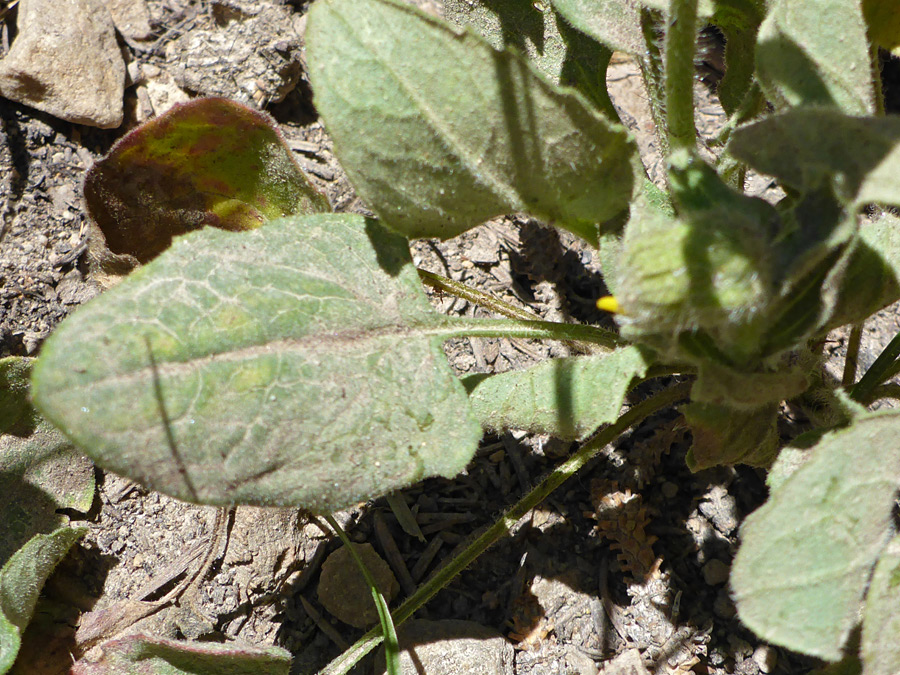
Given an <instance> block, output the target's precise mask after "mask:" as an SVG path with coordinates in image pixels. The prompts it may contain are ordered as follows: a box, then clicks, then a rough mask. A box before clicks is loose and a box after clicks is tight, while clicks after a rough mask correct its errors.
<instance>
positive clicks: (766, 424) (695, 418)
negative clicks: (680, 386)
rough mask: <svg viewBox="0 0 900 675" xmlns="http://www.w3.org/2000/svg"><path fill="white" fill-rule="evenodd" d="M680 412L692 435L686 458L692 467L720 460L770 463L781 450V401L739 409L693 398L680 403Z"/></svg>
mask: <svg viewBox="0 0 900 675" xmlns="http://www.w3.org/2000/svg"><path fill="white" fill-rule="evenodd" d="M692 398H693V394H692ZM681 412H682V413H683V414H684V418H685V420H687V422H688V424H689V425H690V426H691V435H692V436H693V443H692V445H691V449H690V450H689V451H688V455H687V458H686V462H687V465H688V468H690V470H691V471H701V470H702V469H708V468H710V467H713V466H718V465H720V464H748V465H750V466H762V467H768V466H770V465H771V464H772V462H773V461H774V459H775V456H776V455H777V454H778V429H777V427H776V422H777V418H778V405H777V404H775V403H770V404H767V405H764V406H760V407H759V408H754V409H738V408H733V407H731V406H728V405H721V404H718V403H706V402H703V401H691V402H690V403H688V404H687V405H684V406H682V407H681Z"/></svg>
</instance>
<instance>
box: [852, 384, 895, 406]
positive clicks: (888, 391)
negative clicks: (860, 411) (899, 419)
mask: <svg viewBox="0 0 900 675" xmlns="http://www.w3.org/2000/svg"><path fill="white" fill-rule="evenodd" d="M882 398H892V399H894V400H900V384H882V385H879V386H877V387H875V388H874V389H873V390H872V393H871V394H870V395H869V396H868V398H866V399H865V400H863V401H860V403H862V404H863V405H867V406H868V405H872V404H873V403H875V401H877V400H879V399H882Z"/></svg>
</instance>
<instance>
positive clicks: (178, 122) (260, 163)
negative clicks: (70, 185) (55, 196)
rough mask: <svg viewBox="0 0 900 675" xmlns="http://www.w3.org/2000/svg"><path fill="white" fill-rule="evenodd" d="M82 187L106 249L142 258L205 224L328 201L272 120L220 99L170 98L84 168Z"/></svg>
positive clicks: (246, 221) (253, 219)
mask: <svg viewBox="0 0 900 675" xmlns="http://www.w3.org/2000/svg"><path fill="white" fill-rule="evenodd" d="M84 196H85V199H86V201H87V205H88V210H89V212H90V215H91V217H92V218H93V219H94V220H95V221H96V222H97V224H98V225H99V227H100V230H101V231H102V232H103V236H104V237H105V239H106V244H107V246H109V249H110V250H111V251H112V252H113V253H114V254H127V255H131V256H134V257H135V258H137V259H138V260H139V261H140V262H147V261H148V260H150V259H152V258H153V257H154V256H156V255H158V254H159V253H160V252H161V251H163V250H165V249H166V248H167V247H168V246H169V244H170V242H171V241H172V237H174V236H176V235H179V234H184V233H185V232H190V231H191V230H196V229H198V228H201V227H203V226H206V225H211V226H213V227H220V228H223V229H226V230H248V229H252V228H255V227H259V226H260V225H261V224H262V223H264V222H265V221H267V220H271V219H273V218H279V217H281V216H288V215H305V214H311V213H317V212H327V211H328V210H329V206H328V200H327V199H326V198H325V197H324V196H323V195H321V194H319V193H318V192H317V191H316V190H315V189H314V188H313V187H312V186H310V184H309V183H308V182H307V180H306V177H305V176H304V174H303V172H302V171H301V170H300V167H299V165H298V164H297V162H296V160H294V157H293V155H292V153H291V150H290V149H289V148H288V147H287V146H286V145H285V143H284V140H283V139H282V137H281V133H280V132H279V131H278V127H277V126H276V125H275V122H274V120H272V118H271V117H269V116H268V115H266V114H265V113H262V112H258V111H256V110H252V109H250V108H248V107H246V106H244V105H241V104H240V103H236V102H234V101H229V100H227V99H220V98H201V99H197V100H195V101H191V102H190V103H185V104H182V105H176V106H174V107H173V108H172V109H171V110H169V111H168V112H167V113H165V114H164V115H161V116H160V117H157V118H156V119H154V120H151V121H150V122H147V123H145V124H143V125H141V126H140V127H138V128H137V129H135V130H134V131H132V132H131V133H129V134H128V135H127V136H125V137H124V138H123V139H121V140H120V141H119V142H118V143H116V144H115V146H113V149H112V150H111V151H110V153H109V154H108V155H107V156H106V157H104V158H103V159H102V160H100V161H99V162H98V163H97V164H95V165H94V166H93V168H91V170H90V171H89V172H88V174H87V177H86V179H85V184H84Z"/></svg>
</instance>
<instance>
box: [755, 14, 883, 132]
mask: <svg viewBox="0 0 900 675" xmlns="http://www.w3.org/2000/svg"><path fill="white" fill-rule="evenodd" d="M770 5H771V7H770V11H769V14H768V16H767V17H766V18H765V20H764V21H763V23H762V26H760V29H759V37H758V42H757V46H756V71H757V77H758V78H759V82H760V84H761V85H762V87H763V89H764V90H765V92H766V94H767V96H768V97H769V100H770V101H772V103H774V104H775V107H776V108H777V109H784V108H788V107H795V106H814V105H819V106H822V105H825V106H834V107H836V108H838V109H840V110H842V111H843V112H845V113H848V114H850V115H867V114H871V113H873V112H874V111H875V91H874V88H873V86H872V75H871V72H870V70H871V63H870V57H869V43H868V40H867V38H866V26H865V22H864V21H863V16H862V9H861V7H860V4H859V2H858V0H853V1H851V2H848V1H847V0H817V2H797V1H796V0H773V1H772V2H770ZM825 17H827V20H824V18H825Z"/></svg>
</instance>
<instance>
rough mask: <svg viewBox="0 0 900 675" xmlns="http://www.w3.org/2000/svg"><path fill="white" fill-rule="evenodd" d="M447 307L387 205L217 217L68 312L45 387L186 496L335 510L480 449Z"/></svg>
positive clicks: (137, 467)
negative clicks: (218, 223)
mask: <svg viewBox="0 0 900 675" xmlns="http://www.w3.org/2000/svg"><path fill="white" fill-rule="evenodd" d="M442 322H444V318H443V317H441V316H440V315H438V314H436V313H435V312H433V311H432V310H431V307H430V305H429V303H428V301H427V299H426V298H425V295H424V293H423V291H422V288H421V283H420V281H419V278H418V274H417V273H416V270H415V267H414V266H413V265H412V261H411V259H410V256H409V246H408V244H407V241H406V240H405V239H404V238H403V237H401V236H399V235H396V234H393V233H391V232H389V231H387V230H386V229H384V228H383V227H382V226H380V225H379V224H378V223H377V222H376V221H373V220H367V219H364V218H362V217H361V216H352V215H325V214H322V215H318V216H307V217H293V218H285V219H280V220H277V221H273V222H271V223H267V224H266V225H264V226H263V227H261V228H259V229H257V230H252V231H249V232H244V233H240V234H237V233H231V232H226V231H222V230H216V229H211V228H207V229H205V230H202V231H199V232H193V233H191V234H188V235H186V236H184V237H182V238H179V239H178V240H176V242H175V243H174V244H173V246H172V247H171V248H170V249H169V250H168V251H166V252H165V253H164V254H163V255H161V256H159V257H158V258H157V259H156V260H154V261H152V262H151V263H149V264H148V265H146V266H144V267H143V268H141V269H139V270H137V271H136V272H134V273H133V274H132V275H131V276H129V277H128V278H127V279H126V280H125V281H123V282H122V283H121V284H119V285H118V286H117V287H115V288H114V289H112V290H110V291H108V292H107V293H105V294H103V295H102V296H100V297H98V298H97V299H95V300H94V301H92V302H91V303H89V304H87V305H86V306H84V307H82V308H80V309H79V310H78V311H77V312H76V313H75V314H74V315H73V316H71V317H70V318H69V319H67V320H66V321H65V322H64V323H63V324H62V325H61V326H60V327H59V328H58V329H57V330H56V331H55V332H54V333H53V335H51V337H50V339H49V340H48V341H47V343H46V344H45V346H44V350H43V353H42V355H41V358H40V359H39V360H38V364H37V366H36V367H35V373H34V376H33V379H32V385H33V391H34V400H35V404H36V405H37V407H38V408H40V409H41V410H42V411H43V412H44V414H45V415H46V416H47V417H48V419H50V420H51V421H52V422H53V423H54V424H56V425H57V426H58V427H59V428H60V429H62V430H63V431H64V432H65V433H66V434H67V435H68V436H69V437H70V438H71V439H72V440H73V441H74V442H75V443H76V445H78V446H79V447H81V448H82V449H83V450H84V451H85V452H86V453H87V454H88V455H89V456H90V457H92V458H93V459H94V460H95V461H96V462H97V463H98V464H100V465H101V466H104V467H106V468H108V469H111V470H113V471H115V472H116V473H119V474H123V475H126V476H129V477H131V478H133V479H134V480H137V481H139V482H141V483H143V484H144V485H147V486H149V487H151V488H153V489H157V490H159V491H161V492H165V493H167V494H170V495H173V496H175V497H178V498H180V499H184V500H188V501H193V502H201V503H208V504H229V503H247V504H261V505H295V506H303V507H306V508H309V509H311V510H315V511H320V512H321V511H329V510H335V509H338V508H340V507H344V506H347V505H349V504H353V503H356V502H358V501H362V500H366V499H369V498H371V497H374V496H377V495H381V494H384V493H386V492H390V491H391V490H394V489H397V488H400V487H403V486H407V485H409V484H411V483H414V482H416V481H418V480H420V479H423V478H425V477H427V476H432V475H442V476H448V477H450V476H454V475H456V474H457V473H458V472H459V471H461V470H462V469H463V468H464V467H465V465H466V463H467V462H468V461H469V459H470V458H471V457H472V455H473V453H474V451H475V448H476V446H477V443H478V440H479V438H480V437H481V430H480V427H479V425H478V422H477V421H476V420H475V418H474V417H473V415H472V413H471V411H470V409H469V404H468V398H467V396H466V392H465V390H464V389H463V387H462V384H461V383H460V382H459V380H457V379H456V377H454V375H453V374H452V372H451V371H450V366H449V364H448V363H447V360H446V358H445V357H444V354H443V352H442V351H441V347H440V344H439V339H440V338H439V337H437V336H438V334H440V333H441V327H442V326H443V325H444V324H443V323H442Z"/></svg>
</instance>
